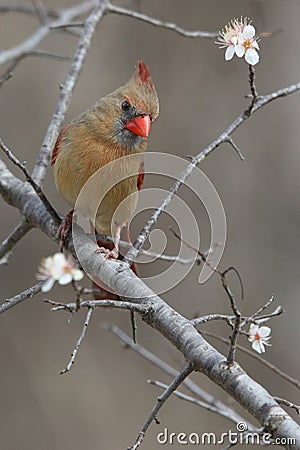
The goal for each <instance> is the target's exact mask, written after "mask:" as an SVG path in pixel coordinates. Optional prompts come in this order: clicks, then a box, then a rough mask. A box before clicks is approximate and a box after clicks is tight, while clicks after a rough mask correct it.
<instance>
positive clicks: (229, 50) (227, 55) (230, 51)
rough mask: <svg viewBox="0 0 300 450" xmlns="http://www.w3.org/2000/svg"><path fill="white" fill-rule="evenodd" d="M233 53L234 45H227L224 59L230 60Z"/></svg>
mask: <svg viewBox="0 0 300 450" xmlns="http://www.w3.org/2000/svg"><path fill="white" fill-rule="evenodd" d="M233 55H234V46H233V45H230V46H229V47H227V49H226V52H225V59H226V61H230V60H231V59H232V57H233Z"/></svg>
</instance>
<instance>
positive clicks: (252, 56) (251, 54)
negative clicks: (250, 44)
mask: <svg viewBox="0 0 300 450" xmlns="http://www.w3.org/2000/svg"><path fill="white" fill-rule="evenodd" d="M245 60H246V62H247V63H248V64H250V65H251V66H255V64H257V63H258V61H259V54H258V53H257V51H256V50H255V49H254V48H248V50H247V51H246V54H245Z"/></svg>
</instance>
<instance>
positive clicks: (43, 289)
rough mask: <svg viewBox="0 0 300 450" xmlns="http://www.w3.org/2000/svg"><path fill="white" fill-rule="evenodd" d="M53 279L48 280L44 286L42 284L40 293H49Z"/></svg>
mask: <svg viewBox="0 0 300 450" xmlns="http://www.w3.org/2000/svg"><path fill="white" fill-rule="evenodd" d="M54 281H55V280H54V279H53V278H49V279H48V280H47V281H46V283H45V284H43V286H42V289H41V291H42V292H49V291H51V289H52V287H53V285H54Z"/></svg>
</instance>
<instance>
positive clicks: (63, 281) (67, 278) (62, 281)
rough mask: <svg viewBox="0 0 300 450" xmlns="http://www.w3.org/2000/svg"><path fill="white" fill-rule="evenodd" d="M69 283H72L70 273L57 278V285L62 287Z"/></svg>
mask: <svg viewBox="0 0 300 450" xmlns="http://www.w3.org/2000/svg"><path fill="white" fill-rule="evenodd" d="M71 281H72V275H71V274H70V273H64V274H63V275H61V276H60V277H59V280H58V282H59V284H62V285H65V284H68V283H71Z"/></svg>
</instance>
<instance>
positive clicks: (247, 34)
mask: <svg viewBox="0 0 300 450" xmlns="http://www.w3.org/2000/svg"><path fill="white" fill-rule="evenodd" d="M255 33H256V30H255V28H254V26H253V25H246V26H245V28H244V31H243V37H244V38H245V39H247V40H248V39H252V38H254V36H255Z"/></svg>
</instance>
